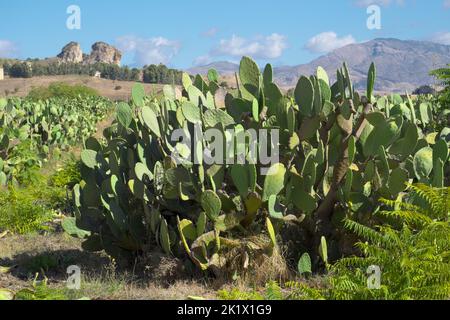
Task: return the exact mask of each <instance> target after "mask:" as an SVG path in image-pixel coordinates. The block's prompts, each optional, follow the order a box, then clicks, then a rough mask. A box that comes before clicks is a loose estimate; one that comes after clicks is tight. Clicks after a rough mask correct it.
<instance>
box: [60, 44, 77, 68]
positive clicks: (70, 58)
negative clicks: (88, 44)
mask: <svg viewBox="0 0 450 320" xmlns="http://www.w3.org/2000/svg"><path fill="white" fill-rule="evenodd" d="M58 58H59V59H60V60H61V61H62V62H64V63H80V62H83V51H81V47H80V45H79V44H78V43H77V42H73V41H72V42H70V43H68V44H67V45H65V46H64V48H62V50H61V53H60V54H58Z"/></svg>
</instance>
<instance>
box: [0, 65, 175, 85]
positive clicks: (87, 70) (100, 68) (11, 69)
mask: <svg viewBox="0 0 450 320" xmlns="http://www.w3.org/2000/svg"><path fill="white" fill-rule="evenodd" d="M0 62H1V61H0ZM3 64H4V71H5V73H6V74H8V75H9V76H10V77H12V78H31V77H38V76H57V75H89V76H92V77H93V76H94V75H95V74H96V73H97V72H100V73H101V77H102V78H104V79H110V80H120V81H136V82H141V81H143V82H145V83H159V84H181V75H182V72H181V71H179V70H176V69H171V68H168V67H167V66H165V65H163V64H159V65H149V66H144V67H143V68H142V69H138V68H129V67H128V66H124V67H120V66H117V65H114V64H108V63H95V64H83V63H59V62H51V61H41V60H30V61H25V62H21V61H15V60H5V61H4V62H3Z"/></svg>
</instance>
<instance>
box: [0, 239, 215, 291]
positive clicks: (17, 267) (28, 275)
mask: <svg viewBox="0 0 450 320" xmlns="http://www.w3.org/2000/svg"><path fill="white" fill-rule="evenodd" d="M80 243H81V241H80V240H78V239H74V238H71V237H69V236H67V235H66V234H63V233H58V234H48V235H38V234H32V235H25V236H16V235H12V236H11V235H9V236H6V237H4V238H2V239H0V266H5V267H13V268H12V269H11V271H10V272H9V273H0V288H7V289H10V290H12V291H15V292H16V291H18V290H20V289H23V288H27V287H29V286H30V284H31V281H32V280H33V279H34V277H35V274H36V272H39V274H40V278H43V277H44V276H45V277H47V278H48V279H49V282H48V285H49V287H50V288H58V289H63V288H64V287H65V281H66V279H67V276H68V275H67V274H66V269H67V267H68V266H69V265H77V266H79V267H80V268H81V273H82V282H81V289H80V291H77V292H73V293H72V294H71V296H74V297H78V298H80V297H89V298H90V299H101V300H111V299H114V300H122V299H137V300H149V299H150V300H153V299H155V300H164V299H187V298H188V297H189V296H201V297H204V298H207V299H214V298H215V297H216V293H215V292H216V290H217V289H219V287H216V286H214V285H212V284H210V283H208V281H207V280H205V278H200V279H198V280H197V279H192V278H191V279H188V278H187V277H184V276H183V275H181V276H178V275H176V274H175V275H174V274H173V273H171V272H172V271H168V270H171V269H172V267H173V265H174V262H173V261H171V260H170V259H169V260H167V258H165V259H166V260H164V259H162V260H161V261H160V264H159V265H153V266H150V269H148V270H147V272H141V271H138V270H132V271H127V270H121V269H120V268H118V267H116V265H115V263H114V261H111V260H110V258H109V257H108V256H107V255H106V254H104V253H87V252H84V251H81V248H80ZM99 266H101V267H100V268H99ZM155 268H156V269H155ZM39 269H41V270H39ZM149 273H154V274H153V276H149ZM155 275H157V276H156V277H155ZM158 277H159V278H158Z"/></svg>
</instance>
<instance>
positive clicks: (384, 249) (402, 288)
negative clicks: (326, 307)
mask: <svg viewBox="0 0 450 320" xmlns="http://www.w3.org/2000/svg"><path fill="white" fill-rule="evenodd" d="M410 191H411V193H410V195H409V196H408V199H407V200H408V201H406V202H402V201H400V200H397V201H391V200H383V202H384V203H385V204H387V205H389V206H391V207H393V209H392V210H391V211H381V212H379V216H380V217H381V218H385V219H386V218H387V219H389V221H390V224H387V223H386V224H384V225H381V226H378V227H376V228H372V227H368V226H365V225H362V224H360V223H357V222H355V221H351V220H347V221H346V222H345V226H346V228H347V229H348V230H349V231H351V232H354V233H355V234H357V235H358V236H359V237H361V238H362V239H364V240H363V241H361V242H358V243H357V244H356V246H357V248H358V249H359V250H360V252H361V254H362V255H361V256H353V257H348V258H343V259H341V260H339V261H338V262H337V263H336V264H334V265H333V266H331V267H330V273H329V277H328V287H327V288H325V289H322V290H320V289H319V290H318V289H311V288H309V287H307V286H305V285H302V284H299V283H290V284H288V287H290V288H291V289H292V292H291V294H290V296H289V297H290V298H294V299H308V298H312V297H313V296H322V297H324V298H327V299H337V300H342V299H345V300H354V299H358V300H360V299H388V300H410V299H414V300H415V299H449V298H450V257H449V255H448V253H449V250H450V224H449V212H450V197H449V192H450V188H444V189H437V188H431V187H427V186H425V185H423V184H418V185H414V186H410ZM395 225H397V226H398V227H394V226H395ZM369 266H379V267H380V269H381V283H380V284H381V286H380V288H379V289H371V288H369V287H368V285H367V281H368V275H367V270H368V267H369Z"/></svg>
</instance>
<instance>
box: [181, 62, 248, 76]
mask: <svg viewBox="0 0 450 320" xmlns="http://www.w3.org/2000/svg"><path fill="white" fill-rule="evenodd" d="M209 69H216V70H217V71H218V72H219V74H221V75H230V74H234V73H235V72H236V71H238V70H239V65H238V64H236V63H232V62H228V61H217V62H212V63H210V64H207V65H204V66H198V67H193V68H190V69H188V70H186V71H187V72H188V73H190V74H207V73H208V70H209Z"/></svg>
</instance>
